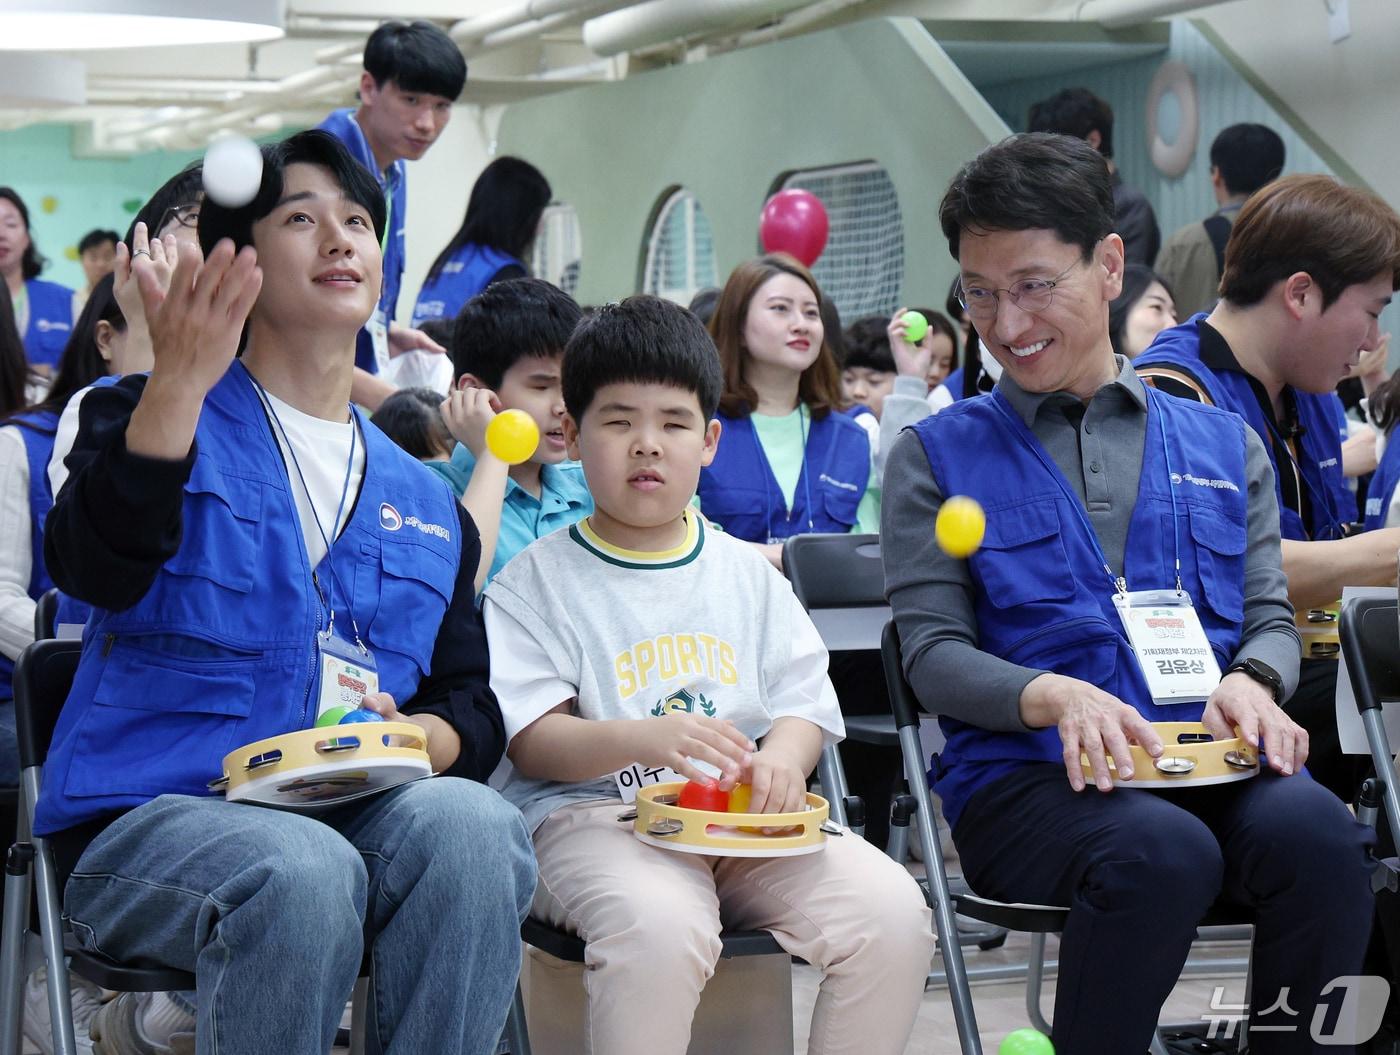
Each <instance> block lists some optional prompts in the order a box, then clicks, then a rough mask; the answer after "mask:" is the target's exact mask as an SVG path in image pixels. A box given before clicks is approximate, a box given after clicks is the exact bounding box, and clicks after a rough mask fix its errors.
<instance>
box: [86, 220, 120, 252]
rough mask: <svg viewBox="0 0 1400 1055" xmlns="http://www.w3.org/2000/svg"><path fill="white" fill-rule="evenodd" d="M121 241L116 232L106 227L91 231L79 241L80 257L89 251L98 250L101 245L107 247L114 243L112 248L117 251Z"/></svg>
mask: <svg viewBox="0 0 1400 1055" xmlns="http://www.w3.org/2000/svg"><path fill="white" fill-rule="evenodd" d="M119 240H120V239H119V238H118V236H117V232H116V231H110V230H108V229H107V228H105V227H98V228H96V229H94V230H91V231H89V232H88V233H87V234H85V235H83V237H82V238H81V239H79V241H78V255H79V256H82V255H83V254H84V253H86V252H87V251H88V250H89V249H96V248H97V247H98V246H99V245H105V244H107V243H108V242H110V243H112V247H113V248H114V249H115V248H116V245H117V242H118V241H119Z"/></svg>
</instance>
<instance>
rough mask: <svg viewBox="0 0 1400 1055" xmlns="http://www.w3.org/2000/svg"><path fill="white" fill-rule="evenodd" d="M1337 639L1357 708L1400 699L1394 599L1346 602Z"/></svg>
mask: <svg viewBox="0 0 1400 1055" xmlns="http://www.w3.org/2000/svg"><path fill="white" fill-rule="evenodd" d="M1338 636H1340V637H1341V640H1342V655H1344V656H1345V657H1346V661H1347V671H1348V674H1349V675H1350V677H1351V683H1352V688H1353V690H1354V692H1355V695H1356V706H1357V708H1358V709H1360V710H1363V711H1369V710H1375V709H1376V708H1378V707H1379V706H1380V705H1381V701H1382V700H1400V625H1398V624H1397V620H1396V614H1395V600H1394V599H1393V598H1384V599H1382V598H1357V599H1356V600H1351V601H1348V602H1347V603H1346V605H1345V606H1343V608H1342V620H1341V624H1340V626H1339V627H1338ZM1358 674H1360V675H1361V676H1360V677H1358V676H1357V675H1358Z"/></svg>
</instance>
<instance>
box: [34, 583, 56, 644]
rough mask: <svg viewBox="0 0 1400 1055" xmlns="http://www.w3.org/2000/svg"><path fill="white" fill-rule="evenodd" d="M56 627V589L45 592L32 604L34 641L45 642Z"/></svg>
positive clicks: (52, 634) (54, 631) (51, 635)
mask: <svg viewBox="0 0 1400 1055" xmlns="http://www.w3.org/2000/svg"><path fill="white" fill-rule="evenodd" d="M57 625H58V589H57V588H56V587H55V588H54V589H52V590H46V591H45V592H44V594H43V595H42V596H41V597H40V598H39V600H38V601H36V602H35V604H34V640H35V641H47V640H48V639H49V638H51V637H53V636H54V634H55V633H57V630H56V629H55V628H56V627H57Z"/></svg>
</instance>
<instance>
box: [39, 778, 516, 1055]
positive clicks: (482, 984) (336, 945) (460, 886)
mask: <svg viewBox="0 0 1400 1055" xmlns="http://www.w3.org/2000/svg"><path fill="white" fill-rule="evenodd" d="M534 889H535V861H534V855H533V852H532V850H531V846H530V836H529V833H528V832H527V831H526V830H525V825H524V822H523V821H522V820H521V817H520V813H519V812H518V811H517V810H516V809H515V808H514V807H513V806H511V805H509V804H508V803H507V802H505V800H503V799H502V798H501V797H500V796H499V795H497V794H496V793H495V792H494V791H491V790H490V789H489V788H486V787H485V786H483V785H481V784H476V783H472V782H469V781H466V780H458V779H455V778H451V777H434V778H432V779H430V780H423V781H419V782H417V783H413V784H407V785H404V786H402V787H399V788H396V789H394V790H392V791H388V792H385V793H384V794H382V795H377V796H374V797H371V798H368V799H364V800H361V801H359V802H355V803H351V804H349V805H347V806H343V807H341V808H339V809H337V810H335V811H333V812H331V813H328V814H323V815H322V816H320V817H319V818H316V819H313V818H310V817H306V816H302V815H298V814H293V813H283V812H278V811H274V810H267V809H260V808H258V807H255V806H247V805H239V804H231V803H228V802H225V801H223V800H222V799H204V798H191V797H186V796H179V795H163V796H161V797H160V798H158V799H155V800H153V801H151V802H148V803H146V804H145V805H143V806H140V807H138V808H137V809H135V810H132V811H131V812H130V813H128V814H126V815H125V816H123V817H121V818H119V819H118V820H117V821H115V822H113V823H112V824H111V825H110V826H108V827H107V829H106V830H104V831H103V832H102V834H101V835H99V836H98V837H97V838H96V839H94V840H93V842H92V843H91V844H90V845H89V846H88V848H87V850H86V851H84V853H83V855H82V857H81V858H80V859H79V861H78V865H77V867H76V868H75V869H74V871H73V874H72V876H71V877H70V878H69V880H68V884H67V887H66V888H65V897H64V907H65V910H66V912H67V914H68V916H69V918H70V919H71V921H72V925H73V931H74V934H75V935H76V936H77V938H78V940H79V941H80V942H81V943H82V945H83V946H84V947H85V948H88V949H92V950H96V951H99V952H102V953H105V954H106V955H107V956H110V957H113V958H116V959H120V960H132V961H138V962H139V961H143V960H144V961H154V962H156V963H159V964H164V965H167V966H170V967H175V968H178V969H180V970H185V971H190V972H192V973H193V974H194V975H195V978H196V983H197V986H198V1013H197V1018H198V1028H197V1039H196V1044H197V1051H198V1053H199V1055H241V1053H245V1052H246V1053H248V1055H267V1053H268V1052H279V1053H284V1052H285V1053H287V1055H325V1052H327V1051H328V1050H329V1049H330V1046H331V1044H332V1042H333V1040H334V1037H335V1031H336V1027H337V1025H338V1024H339V1022H340V1018H341V1013H342V1011H343V1010H344V1008H345V1003H346V1001H347V1000H348V999H349V997H350V991H351V989H352V987H353V986H354V983H355V979H356V977H357V975H358V974H359V972H360V965H361V959H362V957H363V954H364V951H365V949H367V948H368V949H369V950H370V953H371V956H370V958H369V973H370V1000H369V1007H368V1011H369V1016H368V1031H369V1035H368V1037H367V1043H366V1051H367V1052H369V1053H370V1055H379V1053H386V1055H419V1053H423V1052H433V1053H434V1055H437V1053H443V1055H448V1053H451V1055H456V1053H458V1052H460V1053H462V1055H488V1053H490V1052H493V1051H494V1050H495V1046H496V1041H497V1038H498V1037H499V1036H500V1033H501V1029H502V1026H503V1025H504V1023H505V1017H506V1012H507V1010H508V1009H509V1006H510V1001H511V997H512V994H513V992H514V988H515V982H516V978H517V977H518V975H519V972H520V922H521V920H522V919H523V917H524V916H525V914H526V912H528V910H529V907H530V900H531V897H532V896H533V893H534Z"/></svg>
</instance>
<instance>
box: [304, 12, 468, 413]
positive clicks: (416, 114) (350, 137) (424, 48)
mask: <svg viewBox="0 0 1400 1055" xmlns="http://www.w3.org/2000/svg"><path fill="white" fill-rule="evenodd" d="M466 83H467V63H466V60H465V59H463V58H462V52H461V51H460V50H459V49H458V47H457V45H456V44H454V43H453V42H452V38H451V37H449V36H448V35H447V34H446V33H444V32H443V31H442V30H441V29H439V28H438V27H437V26H435V25H433V24H432V23H431V22H413V23H406V22H385V23H384V24H383V25H381V26H380V27H379V28H378V29H376V30H375V31H374V32H373V33H371V34H370V37H369V40H368V41H367V42H366V43H365V69H364V73H363V74H361V76H360V105H359V106H358V107H349V108H346V109H343V110H336V111H335V112H334V113H332V114H331V115H330V116H329V117H327V118H326V119H325V120H324V121H322V122H321V124H320V127H321V128H323V129H325V130H326V131H327V132H330V133H331V134H332V135H333V136H335V137H336V138H337V139H339V140H340V141H341V142H342V143H344V144H345V145H346V147H347V148H348V149H349V150H350V153H351V154H353V155H354V156H355V158H356V159H357V160H358V161H359V162H360V164H362V165H364V166H365V168H367V169H369V171H370V172H372V173H373V174H374V176H375V178H376V179H377V180H378V181H379V186H380V189H381V192H382V193H383V195H384V200H385V206H386V209H387V212H388V226H387V230H386V232H385V240H384V245H383V257H384V286H383V289H382V290H381V291H380V295H379V305H378V307H377V308H376V310H375V313H374V315H373V317H372V318H371V319H370V321H369V324H368V325H367V326H366V327H365V328H364V330H362V331H361V333H360V338H359V342H358V344H357V345H356V349H355V387H354V391H353V393H352V396H353V398H354V400H355V402H356V403H359V404H361V405H363V406H367V407H369V408H370V409H371V410H374V409H377V408H378V406H379V404H380V403H381V402H383V400H384V397H385V396H387V395H388V394H389V393H390V392H392V391H393V390H394V386H393V385H391V384H389V382H387V381H386V380H385V379H383V378H381V377H377V376H375V375H378V374H381V373H383V372H384V368H385V366H386V365H387V364H388V362H389V359H390V357H391V356H394V355H398V354H400V353H402V352H407V351H411V350H413V349H415V348H417V349H422V350H424V351H428V352H437V353H441V352H444V351H446V349H444V348H443V347H442V346H441V345H440V344H438V343H437V342H436V341H434V340H433V339H432V338H431V337H429V336H428V335H427V334H425V333H423V332H422V331H421V330H413V329H409V328H408V327H406V326H400V325H399V324H398V323H396V322H395V321H394V316H395V313H396V309H397V306H398V300H399V286H400V284H401V283H402V282H403V270H404V221H405V216H406V214H407V211H408V193H407V189H406V180H407V171H406V169H407V166H406V165H405V164H404V162H405V161H417V160H418V159H420V158H421V157H422V156H423V155H424V154H426V153H427V152H428V148H429V147H431V146H432V145H433V144H434V143H435V142H437V138H438V136H440V135H442V130H443V129H444V128H446V127H447V122H448V119H449V118H450V117H451V116H452V104H453V103H454V102H455V101H456V100H457V98H458V96H460V95H461V94H462V88H463V87H464V86H465V85H466Z"/></svg>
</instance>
